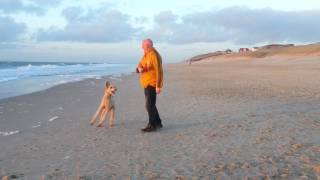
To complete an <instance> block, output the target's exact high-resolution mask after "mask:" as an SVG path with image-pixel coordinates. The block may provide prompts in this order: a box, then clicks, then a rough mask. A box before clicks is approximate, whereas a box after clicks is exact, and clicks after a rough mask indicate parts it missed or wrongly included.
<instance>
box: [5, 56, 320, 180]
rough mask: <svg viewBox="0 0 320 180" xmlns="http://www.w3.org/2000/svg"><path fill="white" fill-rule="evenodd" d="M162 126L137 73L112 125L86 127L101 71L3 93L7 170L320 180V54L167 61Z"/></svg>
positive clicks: (55, 175)
mask: <svg viewBox="0 0 320 180" xmlns="http://www.w3.org/2000/svg"><path fill="white" fill-rule="evenodd" d="M164 71H165V74H164V75H165V85H164V86H165V87H164V88H163V90H162V93H161V95H159V96H158V101H157V105H158V110H159V113H160V116H161V118H162V120H163V125H164V127H163V129H161V130H160V131H157V132H154V133H142V132H141V131H140V129H141V128H143V127H144V126H145V125H146V123H147V115H146V111H145V109H144V95H143V91H142V89H141V87H140V86H139V84H138V76H137V75H136V74H132V75H127V76H123V77H121V79H113V80H112V82H114V83H115V84H116V85H117V87H118V92H117V94H116V96H115V102H116V106H117V109H116V111H117V115H116V120H115V126H114V127H113V128H111V129H110V128H108V127H105V128H96V127H92V126H90V125H89V119H90V118H91V116H92V115H93V113H94V112H95V110H96V108H97V106H98V104H99V100H100V98H101V96H102V91H103V86H104V79H102V80H97V79H88V80H84V81H80V82H74V83H68V84H64V85H60V86H56V87H54V88H51V89H48V90H45V91H41V92H37V93H33V94H28V95H24V96H19V97H14V98H9V99H6V100H2V101H0V113H1V114H0V124H1V127H0V131H2V132H16V131H19V132H18V133H16V134H12V135H7V136H5V135H0V144H1V151H0V177H1V176H9V177H10V176H11V178H19V179H59V180H60V179H317V178H318V179H319V176H320V174H319V173H320V118H319V117H320V109H319V104H320V61H319V58H318V59H306V60H305V59H299V60H286V59H268V60H247V61H246V60H234V61H230V60H220V61H210V60H208V61H201V62H198V63H193V64H192V65H191V66H189V65H188V64H171V65H166V66H165V68H164Z"/></svg>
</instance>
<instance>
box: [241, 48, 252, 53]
mask: <svg viewBox="0 0 320 180" xmlns="http://www.w3.org/2000/svg"><path fill="white" fill-rule="evenodd" d="M249 51H250V49H249V48H240V49H239V53H242V52H249Z"/></svg>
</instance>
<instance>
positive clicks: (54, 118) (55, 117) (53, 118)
mask: <svg viewBox="0 0 320 180" xmlns="http://www.w3.org/2000/svg"><path fill="white" fill-rule="evenodd" d="M58 118H59V116H54V117H52V118H50V119H49V120H48V121H49V122H52V121H54V120H57V119H58Z"/></svg>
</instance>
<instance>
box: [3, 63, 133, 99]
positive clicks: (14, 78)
mask: <svg viewBox="0 0 320 180" xmlns="http://www.w3.org/2000/svg"><path fill="white" fill-rule="evenodd" d="M133 70H134V65H133V64H109V63H61V62H57V63H55V62H1V61H0V99H4V98H8V97H14V96H19V95H23V94H29V93H32V92H37V91H41V90H45V89H48V88H50V87H53V86H56V85H59V84H63V83H68V82H73V81H80V80H83V79H87V78H96V79H99V78H101V77H102V76H106V75H115V76H119V75H122V74H129V73H131V72H133Z"/></svg>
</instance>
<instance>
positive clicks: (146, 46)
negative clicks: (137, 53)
mask: <svg viewBox="0 0 320 180" xmlns="http://www.w3.org/2000/svg"><path fill="white" fill-rule="evenodd" d="M142 48H143V50H144V51H145V52H146V51H149V50H150V49H152V48H153V42H152V40H151V39H145V40H143V41H142Z"/></svg>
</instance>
